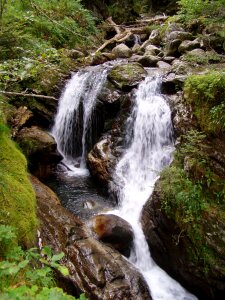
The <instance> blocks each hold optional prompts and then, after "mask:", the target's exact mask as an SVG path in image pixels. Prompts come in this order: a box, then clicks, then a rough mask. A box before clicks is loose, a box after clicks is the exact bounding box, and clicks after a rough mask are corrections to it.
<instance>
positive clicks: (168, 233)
mask: <svg viewBox="0 0 225 300" xmlns="http://www.w3.org/2000/svg"><path fill="white" fill-rule="evenodd" d="M160 197H161V195H160V191H159V189H158V188H157V191H156V190H155V192H154V193H153V195H152V197H151V199H149V200H148V201H147V203H146V204H145V206H144V208H143V212H142V217H141V222H142V225H143V230H144V233H145V236H146V238H147V242H148V245H149V247H150V250H151V255H152V257H153V259H154V260H155V261H156V263H157V264H159V266H161V267H162V268H163V269H165V270H166V271H167V272H168V273H169V274H170V275H171V276H173V277H175V278H176V279H177V280H179V281H180V282H181V283H182V284H183V285H184V286H185V287H186V288H187V289H188V290H190V291H191V292H193V293H195V294H196V295H197V296H198V297H199V299H207V300H217V299H222V298H223V295H224V292H225V283H224V280H223V275H222V274H223V272H222V268H221V266H222V265H224V255H225V253H224V249H225V247H224V246H225V245H224V241H225V236H224V232H225V231H224V229H225V228H224V223H223V221H221V218H218V215H217V213H216V212H215V211H212V212H211V213H209V214H206V215H205V216H204V219H203V226H202V230H203V232H204V233H203V235H202V236H203V238H204V239H205V242H206V243H207V245H208V247H210V248H211V250H210V251H213V252H216V255H217V261H215V265H214V266H213V267H212V266H211V268H210V270H209V271H208V272H204V262H202V261H201V258H199V260H198V259H197V260H195V259H194V258H193V257H194V256H195V255H197V253H198V243H194V242H193V241H192V240H191V239H190V238H189V237H188V235H187V234H186V229H184V228H183V227H180V225H179V223H178V222H175V221H174V220H173V219H171V218H168V217H167V215H166V214H165V212H164V210H163V209H162V207H161V198H160ZM177 213H178V212H177ZM191 253H192V254H191Z"/></svg>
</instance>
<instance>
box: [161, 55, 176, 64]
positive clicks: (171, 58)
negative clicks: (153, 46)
mask: <svg viewBox="0 0 225 300" xmlns="http://www.w3.org/2000/svg"><path fill="white" fill-rule="evenodd" d="M174 59H175V57H174V56H165V57H163V60H164V61H165V62H167V63H171V62H172V61H173V60H174Z"/></svg>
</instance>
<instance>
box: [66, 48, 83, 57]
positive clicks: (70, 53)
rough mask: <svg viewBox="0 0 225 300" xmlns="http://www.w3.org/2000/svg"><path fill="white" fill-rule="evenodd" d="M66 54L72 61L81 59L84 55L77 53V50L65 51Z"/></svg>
mask: <svg viewBox="0 0 225 300" xmlns="http://www.w3.org/2000/svg"><path fill="white" fill-rule="evenodd" d="M67 51H68V52H67V53H68V56H69V57H70V58H72V59H78V58H82V57H84V56H85V55H84V53H83V52H81V51H79V50H76V49H72V50H67Z"/></svg>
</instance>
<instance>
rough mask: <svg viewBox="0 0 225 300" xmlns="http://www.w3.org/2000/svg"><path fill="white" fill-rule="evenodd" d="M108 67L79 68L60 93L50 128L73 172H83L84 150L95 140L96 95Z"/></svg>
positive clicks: (85, 152)
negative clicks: (53, 121)
mask: <svg viewBox="0 0 225 300" xmlns="http://www.w3.org/2000/svg"><path fill="white" fill-rule="evenodd" d="M106 76H107V70H106V69H102V68H101V69H97V68H92V69H90V70H82V71H79V72H77V73H76V74H74V75H73V77H72V78H71V79H70V80H69V81H68V83H67V85H66V87H65V90H64V92H63V93H62V96H61V97H60V101H59V106H58V112H57V115H56V117H55V123H54V126H53V129H52V135H53V136H54V138H55V140H56V142H57V145H58V150H59V152H60V153H61V154H62V155H63V157H64V164H65V165H66V166H67V167H68V168H69V169H70V170H71V171H73V172H75V173H76V172H78V173H79V174H81V173H84V174H85V173H86V171H87V169H86V161H85V158H86V154H87V152H88V151H89V150H90V148H91V147H92V146H93V145H94V143H95V142H96V135H97V134H96V132H95V131H96V130H97V126H98V124H96V119H95V117H96V116H95V106H96V99H97V96H98V95H99V92H100V91H101V88H102V86H103V84H104V82H105V80H106Z"/></svg>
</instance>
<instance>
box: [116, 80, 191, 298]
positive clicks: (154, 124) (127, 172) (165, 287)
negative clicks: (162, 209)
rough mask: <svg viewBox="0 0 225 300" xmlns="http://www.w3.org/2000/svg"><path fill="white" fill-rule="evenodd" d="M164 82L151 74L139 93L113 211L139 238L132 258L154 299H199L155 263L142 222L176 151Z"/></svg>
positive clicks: (117, 167) (117, 173)
mask: <svg viewBox="0 0 225 300" xmlns="http://www.w3.org/2000/svg"><path fill="white" fill-rule="evenodd" d="M160 84H161V83H160V79H159V78H157V79H151V78H149V77H148V78H146V79H145V81H144V82H143V83H141V84H140V86H139V88H138V90H137V92H136V97H135V106H134V110H133V113H132V116H131V118H132V121H133V138H132V141H131V144H130V147H129V148H128V149H127V150H126V151H125V154H124V156H123V157H122V158H121V159H120V161H119V162H118V164H117V166H116V170H115V173H114V179H113V183H112V189H113V190H114V192H116V194H117V196H118V200H119V203H120V204H119V208H118V210H117V211H114V212H113V213H114V214H117V215H119V216H120V217H122V218H124V219H125V220H127V221H128V222H129V223H130V224H131V225H132V227H133V231H134V236H135V238H134V248H133V251H132V254H131V257H130V261H131V262H132V263H133V264H134V265H136V267H137V268H138V269H139V270H140V271H141V273H142V274H143V276H144V277H145V279H146V281H147V283H148V285H149V288H150V291H151V295H152V298H153V299H154V300H191V299H192V300H193V299H197V298H196V297H195V296H193V295H191V294H189V293H188V292H187V291H186V290H184V289H183V288H182V287H181V285H180V284H179V283H177V282H176V281H175V280H173V279H172V278H171V277H169V275H167V274H166V273H165V272H164V271H163V270H162V269H160V268H159V267H158V266H157V265H156V264H155V262H154V261H153V259H152V258H151V255H150V252H149V249H148V245H147V242H146V240H145V236H144V234H143V231H142V227H141V224H140V222H139V218H140V214H141V210H142V207H143V205H144V204H145V202H146V201H147V199H148V198H149V196H150V195H151V193H152V191H153V187H154V184H155V181H156V180H157V178H158V175H159V172H160V171H161V170H162V168H163V167H165V166H167V165H168V164H169V163H170V162H171V159H172V157H171V155H172V152H173V150H174V146H173V139H172V123H171V117H170V108H169V106H168V105H167V103H166V101H165V99H164V98H163V96H162V95H160V91H159V87H160ZM129 128H130V126H129Z"/></svg>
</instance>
